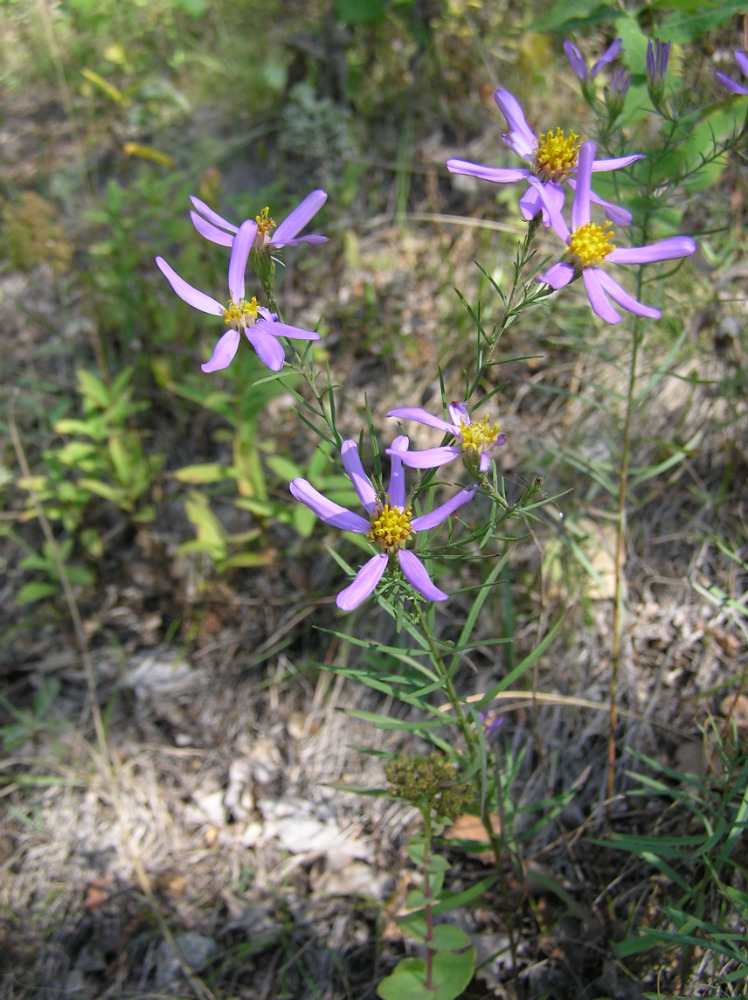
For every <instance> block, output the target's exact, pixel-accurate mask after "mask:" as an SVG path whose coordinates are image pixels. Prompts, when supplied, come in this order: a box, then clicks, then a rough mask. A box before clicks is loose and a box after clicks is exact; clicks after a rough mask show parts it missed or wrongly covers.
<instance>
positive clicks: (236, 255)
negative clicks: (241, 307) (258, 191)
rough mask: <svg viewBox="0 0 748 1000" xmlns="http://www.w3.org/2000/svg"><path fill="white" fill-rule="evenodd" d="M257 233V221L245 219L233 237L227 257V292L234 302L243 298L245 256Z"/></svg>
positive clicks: (247, 255)
mask: <svg viewBox="0 0 748 1000" xmlns="http://www.w3.org/2000/svg"><path fill="white" fill-rule="evenodd" d="M256 233H257V223H256V222H252V220H251V219H247V221H246V222H243V223H242V224H241V226H239V231H238V233H237V234H236V236H235V237H234V243H233V245H232V247H231V258H230V259H229V294H230V295H231V298H232V300H233V301H234V302H241V300H242V299H243V298H244V275H245V273H246V271H247V258H248V257H249V251H250V248H251V246H252V244H253V243H254V240H255V234H256Z"/></svg>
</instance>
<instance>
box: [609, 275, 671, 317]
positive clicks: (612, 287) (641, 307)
mask: <svg viewBox="0 0 748 1000" xmlns="http://www.w3.org/2000/svg"><path fill="white" fill-rule="evenodd" d="M598 279H599V282H600V285H601V287H602V289H603V291H604V292H607V293H608V295H609V296H610V297H611V299H613V301H614V302H615V303H616V304H617V305H619V306H620V307H621V308H622V309H628V311H629V312H632V313H635V314H636V315H637V316H648V317H649V318H650V319H659V318H660V316H661V315H662V313H661V312H660V310H659V309H655V308H654V306H647V305H645V304H644V303H643V302H639V300H638V299H635V298H634V296H633V295H630V294H629V293H628V292H627V291H626V289H625V288H622V287H621V286H620V285H619V284H618V282H617V281H616V280H615V279H614V278H611V276H610V275H609V274H607V273H606V272H605V271H602V270H601V271H600V272H599V274H598Z"/></svg>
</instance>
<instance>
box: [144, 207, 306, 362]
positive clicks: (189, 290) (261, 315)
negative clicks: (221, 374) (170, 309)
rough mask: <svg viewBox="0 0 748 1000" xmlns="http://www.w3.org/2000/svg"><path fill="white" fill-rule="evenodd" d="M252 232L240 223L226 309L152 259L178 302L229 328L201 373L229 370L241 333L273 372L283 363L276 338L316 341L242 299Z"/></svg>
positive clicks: (160, 259) (252, 225) (250, 225)
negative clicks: (218, 320) (174, 293)
mask: <svg viewBox="0 0 748 1000" xmlns="http://www.w3.org/2000/svg"><path fill="white" fill-rule="evenodd" d="M256 232H257V224H256V223H255V222H252V221H250V220H247V222H244V223H243V224H242V225H241V226H240V228H239V230H238V231H237V234H236V239H235V240H234V242H233V246H232V247H231V258H230V260H229V272H228V280H229V294H230V296H231V297H230V299H229V301H228V305H227V306H226V307H224V306H222V305H221V303H220V302H217V301H216V300H215V299H213V298H211V297H210V295H206V294H205V292H201V291H199V290H198V289H197V288H193V286H192V285H189V284H188V283H187V282H186V281H185V280H184V278H180V277H179V275H178V274H177V273H176V271H174V269H173V268H172V267H171V266H170V265H169V264H167V263H166V261H165V260H164V259H163V257H156V264H157V265H158V267H159V269H160V271H161V273H162V274H163V275H164V277H165V278H166V280H167V281H168V282H169V284H170V285H171V287H172V289H173V290H174V291H175V292H176V293H177V295H178V296H179V298H180V299H182V300H183V301H184V302H186V303H187V304H188V305H191V306H194V307H195V309H199V310H200V311H201V312H204V313H209V314H210V315H212V316H222V317H223V319H224V320H225V322H226V325H227V326H228V327H229V329H228V330H227V331H226V333H224V334H223V336H222V337H221V338H220V339H219V341H218V343H217V344H216V346H215V349H214V351H213V354H212V355H211V357H210V360H209V361H207V362H206V363H205V364H204V365H201V368H202V370H203V371H204V372H215V371H220V370H221V369H222V368H227V367H228V366H229V364H230V363H231V361H232V359H233V357H234V355H235V354H236V352H237V349H238V347H239V340H240V334H241V333H242V331H243V332H244V336H245V337H246V338H247V340H248V341H249V342H250V344H251V345H252V347H253V348H254V349H255V351H256V352H257V356H258V357H259V359H260V361H262V363H263V364H264V365H267V367H268V368H270V369H271V370H272V371H274V372H277V371H280V369H281V368H282V367H283V362H284V360H285V354H284V351H283V346H282V345H281V344H280V343H279V342H278V340H277V338H278V337H292V338H295V339H297V340H319V334H318V333H312V332H311V331H310V330H300V329H299V328H298V327H295V326H288V325H287V324H286V323H279V322H278V319H277V317H276V315H275V313H271V312H269V311H268V310H267V309H264V308H263V307H262V306H258V305H257V299H256V298H254V297H253V298H252V299H250V300H249V301H247V300H246V299H245V298H244V275H245V272H246V270H247V258H248V257H249V251H250V248H251V246H252V244H253V242H254V240H255V236H256Z"/></svg>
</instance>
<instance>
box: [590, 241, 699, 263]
mask: <svg viewBox="0 0 748 1000" xmlns="http://www.w3.org/2000/svg"><path fill="white" fill-rule="evenodd" d="M695 250H696V244H695V243H694V241H693V240H692V239H691V237H690V236H670V237H669V238H668V239H666V240H660V241H659V243H651V244H650V245H649V246H646V247H616V249H615V250H612V251H611V252H610V253H609V254H608V258H607V259H608V260H609V261H610V262H611V264H651V263H653V262H655V261H658V260H677V259H678V258H679V257H688V256H690V255H691V254H692V253H694V252H695Z"/></svg>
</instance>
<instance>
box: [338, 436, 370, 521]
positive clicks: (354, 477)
mask: <svg viewBox="0 0 748 1000" xmlns="http://www.w3.org/2000/svg"><path fill="white" fill-rule="evenodd" d="M340 457H341V459H342V461H343V468H344V469H345V471H346V473H347V474H348V478H349V479H350V481H351V482H352V483H353V488H354V490H355V491H356V493H358V498H359V500H360V501H361V503H362V504H363V505H364V507H365V508H366V512H367V513H368V514H371V512H372V511H373V510H374V508H375V507H376V505H377V494H376V491H375V490H374V487H373V486H372V485H371V482H370V480H369V477H368V476H367V475H366V473H365V472H364V467H363V465H362V464H361V459H360V457H359V454H358V445H357V444H356V442H355V441H350V440H348V441H344V442H343V444H342V445H341V448H340ZM368 530H369V529H368V525H367V531H368Z"/></svg>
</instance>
